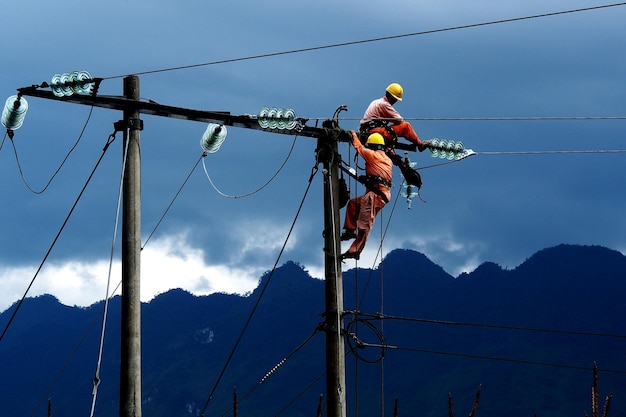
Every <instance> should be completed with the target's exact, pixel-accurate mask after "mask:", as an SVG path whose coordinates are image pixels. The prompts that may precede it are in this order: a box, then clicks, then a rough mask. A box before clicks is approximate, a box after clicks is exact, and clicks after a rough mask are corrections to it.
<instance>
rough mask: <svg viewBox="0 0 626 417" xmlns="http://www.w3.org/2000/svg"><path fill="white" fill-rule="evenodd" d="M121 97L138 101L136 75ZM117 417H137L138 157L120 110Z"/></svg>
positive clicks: (135, 138) (133, 116)
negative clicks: (122, 163)
mask: <svg viewBox="0 0 626 417" xmlns="http://www.w3.org/2000/svg"><path fill="white" fill-rule="evenodd" d="M124 97H126V98H128V99H132V100H139V78H138V77H137V76H129V77H127V78H124ZM124 122H125V125H126V129H125V131H124V149H125V152H126V154H125V155H124V161H125V167H124V181H123V191H122V198H123V203H122V204H123V205H122V323H121V329H122V330H121V358H120V359H121V363H120V417H141V299H140V285H139V283H140V279H139V277H140V264H141V263H140V255H141V187H140V186H141V157H140V152H139V150H140V148H139V112H138V111H137V110H135V109H132V108H129V109H125V110H124Z"/></svg>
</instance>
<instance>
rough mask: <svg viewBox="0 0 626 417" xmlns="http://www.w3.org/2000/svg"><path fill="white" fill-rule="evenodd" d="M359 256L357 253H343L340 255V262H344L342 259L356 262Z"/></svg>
mask: <svg viewBox="0 0 626 417" xmlns="http://www.w3.org/2000/svg"><path fill="white" fill-rule="evenodd" d="M360 255H361V254H360V253H359V252H345V253H342V254H341V260H344V259H356V260H357V261H358V260H359V257H360Z"/></svg>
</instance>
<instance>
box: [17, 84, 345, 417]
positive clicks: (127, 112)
mask: <svg viewBox="0 0 626 417" xmlns="http://www.w3.org/2000/svg"><path fill="white" fill-rule="evenodd" d="M81 81H83V82H84V80H81ZM89 81H93V82H96V83H97V84H99V82H100V81H101V79H92V80H89ZM45 87H49V85H48V84H47V83H44V84H42V85H40V86H36V85H34V86H30V87H25V88H21V89H18V92H19V94H20V95H23V96H32V97H40V98H46V99H51V100H58V101H64V102H70V103H77V104H84V105H90V106H95V107H103V108H109V109H115V110H121V111H123V113H124V120H123V121H121V122H118V124H119V126H121V128H119V129H118V128H117V125H116V130H122V129H123V131H124V144H123V146H124V154H123V157H124V164H125V166H124V181H123V192H122V196H123V208H122V216H123V218H122V235H123V236H122V324H121V328H122V332H121V338H122V341H121V370H120V407H119V412H120V417H141V398H142V397H141V298H140V257H141V159H140V158H141V157H140V143H139V131H140V130H141V129H142V121H141V120H140V118H139V116H140V114H150V115H154V116H162V117H170V118H178V119H184V120H193V121H198V122H206V123H218V124H220V125H227V126H235V127H240V128H245V129H256V130H263V131H267V132H271V133H281V134H288V135H293V134H294V133H296V132H294V131H293V130H291V129H294V128H297V134H298V135H299V136H305V137H311V138H317V139H318V158H319V162H320V163H322V164H323V173H324V179H323V182H324V230H325V231H326V233H324V235H325V236H324V250H325V253H326V255H325V274H326V276H325V297H326V313H325V318H326V321H325V325H326V368H327V380H326V389H327V398H328V402H327V404H328V410H327V416H328V417H345V416H346V400H345V398H346V383H345V346H344V337H345V336H344V329H343V313H344V312H343V284H342V271H341V260H340V256H339V255H340V253H341V240H340V234H339V232H340V218H339V210H340V207H339V182H338V166H339V160H340V158H339V154H338V151H337V149H338V142H339V141H340V133H341V129H340V128H339V126H338V125H337V123H336V121H334V120H328V121H326V122H324V124H323V127H322V128H318V127H311V126H306V124H305V123H306V120H303V119H301V120H299V121H297V123H294V124H293V125H291V124H290V125H287V127H284V126H283V127H281V125H280V124H278V125H274V124H272V123H270V124H269V125H266V124H265V122H267V121H268V119H269V120H272V119H271V118H272V116H271V114H268V115H266V116H263V118H265V120H261V119H262V117H261V116H260V115H259V116H258V117H257V116H251V115H241V116H235V115H231V114H230V113H228V112H212V111H201V110H192V109H184V108H179V107H173V106H167V105H162V104H158V103H155V102H146V101H140V100H139V98H140V95H139V78H138V77H137V76H129V77H126V78H124V97H113V96H98V95H97V94H92V95H80V94H74V95H66V96H62V97H61V96H58V95H56V94H53V93H52V92H50V91H45V90H42V89H41V88H45ZM292 122H293V121H292Z"/></svg>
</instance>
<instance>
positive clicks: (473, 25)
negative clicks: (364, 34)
mask: <svg viewBox="0 0 626 417" xmlns="http://www.w3.org/2000/svg"><path fill="white" fill-rule="evenodd" d="M619 6H626V2H624V3H613V4H605V5H600V6H592V7H584V8H580V9H571V10H562V11H558V12H550V13H542V14H535V15H530V16H523V17H513V18H509V19H500V20H492V21H489V22H481V23H471V24H467V25H460V26H451V27H447V28H439V29H430V30H424V31H420V32H411V33H404V34H400V35H390V36H382V37H378V38H370V39H362V40H358V41H348V42H340V43H333V44H328V45H320V46H312V47H308V48H299V49H292V50H287V51H280V52H271V53H267V54H259V55H250V56H246V57H239V58H229V59H222V60H218V61H210V62H203V63H199V64H190V65H181V66H177V67H170V68H162V69H156V70H149V71H143V72H136V73H133V74H132V75H147V74H155V73H159V72H169V71H178V70H183V69H191V68H197V67H205V66H209V65H218V64H227V63H233V62H240V61H249V60H253V59H261V58H270V57H275V56H280V55H290V54H298V53H303V52H312V51H319V50H323V49H332V48H340V47H345V46H353V45H360V44H365V43H373V42H382V41H388V40H392V39H401V38H408V37H413V36H421V35H429V34H433V33H440V32H450V31H453V30H461V29H471V28H476V27H481V26H490V25H498V24H502V23H512V22H519V21H523V20H531V19H539V18H543V17H552V16H559V15H565V14H572V13H580V12H588V11H592V10H599V9H607V8H611V7H619ZM129 75H131V74H125V75H115V76H111V77H105V78H104V79H114V78H123V77H127V76H129Z"/></svg>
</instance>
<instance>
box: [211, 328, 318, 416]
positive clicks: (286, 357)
mask: <svg viewBox="0 0 626 417" xmlns="http://www.w3.org/2000/svg"><path fill="white" fill-rule="evenodd" d="M319 331H320V326H317V327H316V328H315V329H314V330H313V332H312V333H311V334H310V335H309V336H308V337H307V338H306V339H305V340H304V341H303V342H302V343H300V344H299V345H298V346H297V347H296V348H295V349H294V350H293V351H292V352H291V353H290V354H289V355H287V356H285V357H284V358H283V359H281V360H280V362H278V364H277V365H276V366H274V367H273V368H272V369H271V370H270V371H269V372H267V373H266V374H265V376H264V377H263V378H261V380H259V382H257V384H256V385H255V386H254V387H252V388H251V389H250V390H248V392H246V393H245V394H244V395H243V396H242V397H241V398H240V399H239V403H241V402H243V401H245V400H246V398H248V397H249V396H250V395H251V394H252V393H253V392H254V391H255V390H256V389H257V388H259V387H260V386H261V385H262V384H263V383H265V381H267V379H268V378H270V377H271V376H272V375H274V373H275V372H276V371H277V370H278V369H279V368H281V367H282V366H283V365H284V364H285V363H286V362H287V361H288V360H289V359H291V358H292V357H293V356H294V355H295V354H296V353H298V352H299V351H300V350H302V348H304V346H306V345H307V344H308V343H309V342H310V341H311V340H312V339H313V337H314V336H315V335H316V334H317V333H319ZM232 410H233V407H230V408H229V409H228V410H226V411H224V413H223V414H222V417H225V416H226V415H227V414H228V413H230V412H231V411H232Z"/></svg>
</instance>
